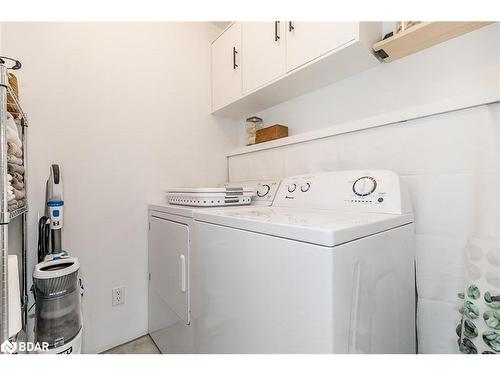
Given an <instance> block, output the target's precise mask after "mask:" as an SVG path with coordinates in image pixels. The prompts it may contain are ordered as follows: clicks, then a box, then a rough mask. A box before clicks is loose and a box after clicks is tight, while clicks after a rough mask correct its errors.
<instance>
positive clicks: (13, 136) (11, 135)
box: [6, 112, 23, 147]
mask: <svg viewBox="0 0 500 375" xmlns="http://www.w3.org/2000/svg"><path fill="white" fill-rule="evenodd" d="M6 135H7V142H12V143H14V144H15V145H16V146H17V147H22V146H23V143H22V142H21V138H19V130H18V129H17V125H16V123H15V121H14V117H12V115H11V114H10V113H9V112H7V132H6Z"/></svg>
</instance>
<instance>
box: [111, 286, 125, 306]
mask: <svg viewBox="0 0 500 375" xmlns="http://www.w3.org/2000/svg"><path fill="white" fill-rule="evenodd" d="M111 292H112V293H111V304H112V305H113V306H118V305H122V304H124V303H125V287H124V286H118V287H116V288H113V290H112V291H111Z"/></svg>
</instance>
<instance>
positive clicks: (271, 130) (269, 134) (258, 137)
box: [255, 124, 288, 143]
mask: <svg viewBox="0 0 500 375" xmlns="http://www.w3.org/2000/svg"><path fill="white" fill-rule="evenodd" d="M283 137H288V127H286V126H283V125H279V124H276V125H273V126H268V127H267V128H264V129H259V130H257V132H256V133H255V143H262V142H267V141H272V140H275V139H279V138H283Z"/></svg>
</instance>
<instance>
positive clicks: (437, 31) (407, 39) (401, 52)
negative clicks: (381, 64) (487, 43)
mask: <svg viewBox="0 0 500 375" xmlns="http://www.w3.org/2000/svg"><path fill="white" fill-rule="evenodd" d="M491 23H493V22H422V23H419V24H417V25H414V26H411V27H410V28H408V29H407V30H405V31H402V32H400V33H398V34H395V35H393V36H391V37H390V38H387V39H384V40H381V41H380V42H378V43H375V44H374V45H373V50H374V51H375V53H376V54H377V55H378V56H379V57H380V58H381V59H382V60H383V61H385V62H391V61H394V60H397V59H400V58H401V57H405V56H408V55H411V54H412V53H415V52H418V51H421V50H423V49H425V48H429V47H432V46H433V45H435V44H439V43H441V42H444V41H446V40H448V39H452V38H455V37H457V36H459V35H462V34H465V33H468V32H470V31H473V30H476V29H479V28H481V27H483V26H486V25H489V24H491Z"/></svg>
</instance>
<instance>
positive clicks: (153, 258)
mask: <svg viewBox="0 0 500 375" xmlns="http://www.w3.org/2000/svg"><path fill="white" fill-rule="evenodd" d="M226 185H228V186H229V187H231V186H236V185H240V186H241V185H244V186H255V190H256V193H257V195H256V196H255V197H254V198H253V199H252V205H270V204H271V203H272V201H273V199H274V196H275V194H276V192H277V190H278V186H279V181H275V180H265V181H258V182H255V181H253V182H252V181H249V182H242V183H238V184H226ZM148 208H149V210H148V220H149V250H148V263H149V293H148V294H149V295H148V297H149V298H148V300H149V303H148V309H149V313H148V331H149V334H150V335H151V337H152V338H153V340H154V342H155V343H156V345H157V346H158V348H159V349H160V351H161V352H162V353H193V352H194V349H193V329H192V328H193V327H192V325H191V324H190V323H191V303H190V277H189V273H190V242H191V235H192V230H193V228H192V226H193V212H195V211H196V210H201V211H209V210H214V209H216V208H208V207H207V208H205V207H203V208H200V207H194V206H181V205H172V204H155V205H149V207H148ZM224 209H228V210H231V209H236V207H227V208H220V207H218V208H217V210H224Z"/></svg>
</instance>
